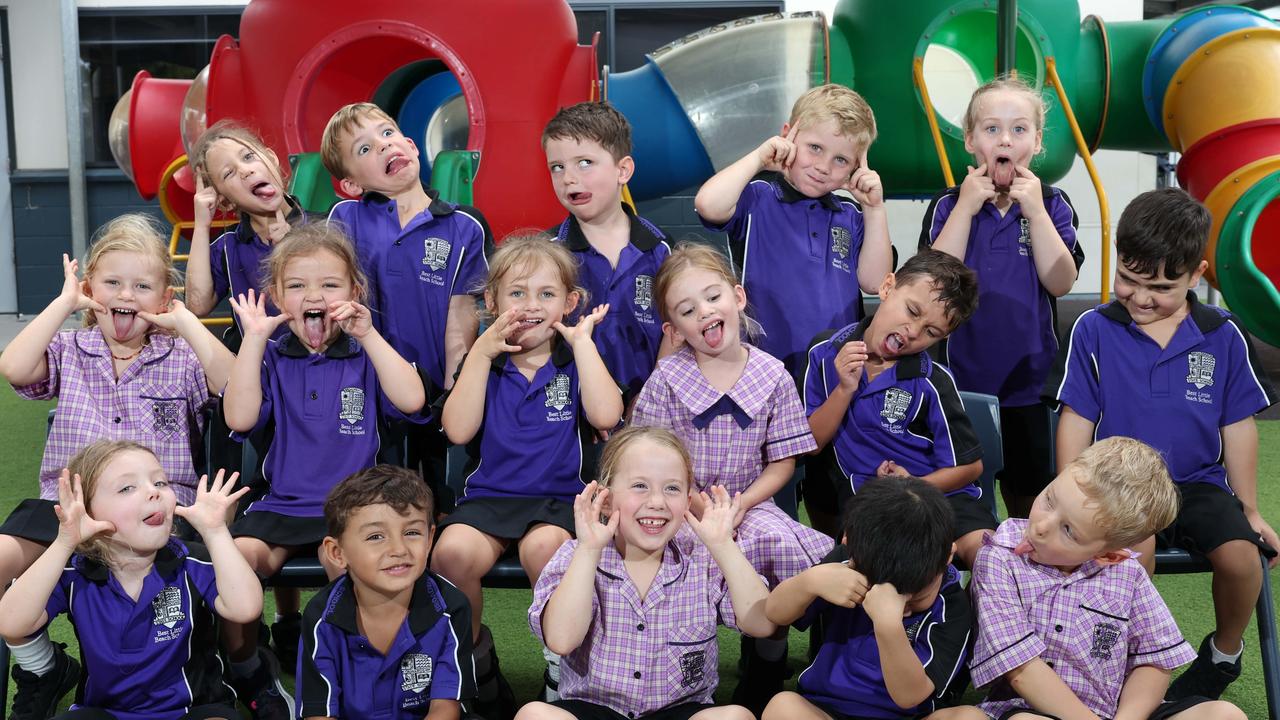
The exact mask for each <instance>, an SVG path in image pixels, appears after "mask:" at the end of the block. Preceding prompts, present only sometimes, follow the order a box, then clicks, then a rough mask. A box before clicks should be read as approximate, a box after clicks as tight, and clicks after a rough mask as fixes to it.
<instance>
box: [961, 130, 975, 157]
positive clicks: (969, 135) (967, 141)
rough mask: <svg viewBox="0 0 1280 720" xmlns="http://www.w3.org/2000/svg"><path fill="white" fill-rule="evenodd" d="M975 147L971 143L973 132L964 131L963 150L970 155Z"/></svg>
mask: <svg viewBox="0 0 1280 720" xmlns="http://www.w3.org/2000/svg"><path fill="white" fill-rule="evenodd" d="M976 149H977V148H976V147H975V146H974V144H973V133H970V132H966V133H965V134H964V151H965V152H967V153H969V154H970V155H972V154H973V153H974V152H975V151H976Z"/></svg>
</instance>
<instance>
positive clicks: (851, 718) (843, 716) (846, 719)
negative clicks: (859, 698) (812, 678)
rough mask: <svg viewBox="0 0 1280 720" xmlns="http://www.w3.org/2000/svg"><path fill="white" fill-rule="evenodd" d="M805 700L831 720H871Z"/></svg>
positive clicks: (917, 716) (905, 719)
mask: <svg viewBox="0 0 1280 720" xmlns="http://www.w3.org/2000/svg"><path fill="white" fill-rule="evenodd" d="M805 700H808V701H809V704H810V705H812V706H814V707H816V708H818V709H819V710H821V711H822V712H824V713H826V714H828V715H830V716H831V720H871V719H870V718H866V717H864V716H862V715H850V714H848V713H842V712H840V711H839V710H836V709H835V708H833V707H831V706H830V705H826V704H824V703H820V702H815V701H814V700H813V698H805ZM923 717H925V716H924V715H903V716H902V717H901V718H899V720H911V719H912V718H923Z"/></svg>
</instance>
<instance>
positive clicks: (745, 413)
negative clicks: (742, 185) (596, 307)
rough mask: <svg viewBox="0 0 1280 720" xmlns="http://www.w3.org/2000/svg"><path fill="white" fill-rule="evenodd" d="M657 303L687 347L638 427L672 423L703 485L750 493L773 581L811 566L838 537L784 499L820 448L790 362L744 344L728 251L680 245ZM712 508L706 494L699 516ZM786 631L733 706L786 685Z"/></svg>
mask: <svg viewBox="0 0 1280 720" xmlns="http://www.w3.org/2000/svg"><path fill="white" fill-rule="evenodd" d="M654 298H655V299H656V300H657V302H658V303H659V304H658V310H659V313H660V314H661V315H662V320H663V330H664V332H666V333H667V334H668V335H669V336H670V337H671V339H672V343H673V344H674V345H676V346H677V347H678V348H679V349H678V350H676V352H675V353H673V354H672V355H670V356H668V357H666V358H663V359H662V360H660V361H658V366H657V368H656V369H655V370H654V373H653V375H652V376H650V378H649V381H648V382H647V383H645V386H644V389H643V390H641V391H640V397H639V398H638V399H637V400H636V406H635V414H634V415H633V417H632V422H633V423H634V424H636V425H657V426H659V427H665V428H669V429H670V430H671V431H672V432H674V433H675V434H676V436H677V437H679V438H680V440H681V441H682V442H683V443H684V444H685V446H686V447H688V448H689V454H690V455H692V456H693V468H694V472H693V477H694V480H695V483H696V487H697V489H698V490H706V489H707V488H709V487H711V486H713V485H723V486H724V488H725V490H727V491H729V492H731V493H741V495H742V500H741V503H740V507H739V510H738V513H737V515H736V517H735V518H734V526H735V527H736V528H737V540H738V545H739V546H741V547H742V550H743V553H745V554H746V556H747V559H748V560H750V561H751V565H752V566H753V567H755V569H756V570H758V571H759V572H760V573H761V574H762V575H764V576H765V579H766V580H768V581H769V584H770V586H772V585H775V584H777V583H779V582H781V581H783V580H786V579H787V578H789V577H791V576H792V575H795V574H797V573H800V572H801V571H803V570H806V569H808V568H809V567H811V566H812V565H814V564H815V563H817V562H818V561H820V560H821V559H822V558H823V557H824V556H825V555H826V554H827V553H828V552H830V551H831V550H832V548H833V547H834V543H833V541H832V539H831V538H830V537H828V536H826V535H824V534H822V533H820V532H818V531H816V530H813V529H812V528H808V527H805V526H804V525H801V524H799V523H797V522H796V521H794V520H792V519H791V518H789V517H788V516H787V514H786V513H784V512H783V511H782V510H781V509H780V508H779V507H778V506H777V505H774V503H773V495H774V493H776V492H778V490H780V489H781V488H782V486H784V485H786V483H787V481H788V480H789V479H790V478H791V473H792V471H793V470H794V469H795V457H796V456H797V455H801V454H804V453H807V452H810V451H812V450H814V449H816V448H817V445H816V444H815V443H814V440H813V435H812V434H811V433H810V432H809V426H808V423H807V422H806V420H805V414H804V407H803V406H802V405H801V404H800V396H799V394H798V393H797V392H796V386H795V382H794V381H793V380H792V379H791V376H790V374H789V373H787V371H786V368H784V367H783V365H782V362H781V361H780V360H777V359H776V358H774V357H772V356H770V355H768V354H767V353H765V352H764V351H762V350H760V349H759V348H756V347H753V346H751V345H748V344H746V343H744V342H743V341H742V339H741V329H742V326H743V324H744V323H745V321H746V318H745V315H744V314H743V311H744V309H745V308H746V305H747V297H746V292H745V291H744V290H743V289H742V286H741V285H738V284H736V283H735V281H734V277H733V271H732V269H731V268H730V267H729V264H728V262H727V261H726V260H725V258H724V256H723V255H721V254H720V253H719V252H717V251H716V250H714V249H712V248H711V247H708V246H706V245H684V246H682V247H680V248H678V249H677V250H676V251H675V252H674V253H672V254H671V257H669V258H667V261H666V262H665V263H663V265H662V268H661V269H660V270H659V271H658V277H657V278H656V279H655V280H654ZM701 513H702V507H701V504H700V503H699V502H698V499H697V498H695V499H694V500H693V514H694V515H700V514H701ZM785 633H786V630H785V628H784V629H782V630H781V631H779V634H778V636H777V637H775V638H772V639H770V640H758V641H756V642H755V643H753V644H752V645H753V646H754V648H755V654H754V655H751V654H748V651H749V648H748V649H745V650H744V655H747V658H748V659H747V666H746V672H745V673H744V674H743V677H742V680H741V682H740V684H739V685H738V688H737V690H735V692H734V702H737V703H741V704H743V705H746V706H747V707H748V708H751V709H752V710H753V711H754V712H755V713H756V714H759V712H760V711H761V710H763V709H764V705H765V704H766V703H767V702H768V699H769V697H771V696H772V695H773V694H774V693H775V692H776V691H778V690H781V687H782V680H783V674H784V662H785V659H786V634H785Z"/></svg>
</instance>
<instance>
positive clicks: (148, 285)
mask: <svg viewBox="0 0 1280 720" xmlns="http://www.w3.org/2000/svg"><path fill="white" fill-rule="evenodd" d="M138 289H139V290H150V289H151V283H138Z"/></svg>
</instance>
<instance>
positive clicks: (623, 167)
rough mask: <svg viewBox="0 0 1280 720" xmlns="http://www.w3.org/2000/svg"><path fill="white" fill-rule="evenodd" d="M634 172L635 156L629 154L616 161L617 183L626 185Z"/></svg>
mask: <svg viewBox="0 0 1280 720" xmlns="http://www.w3.org/2000/svg"><path fill="white" fill-rule="evenodd" d="M635 172H636V161H635V158H633V157H631V156H630V155H628V156H626V157H624V158H622V159H621V160H619V161H618V184H619V185H626V184H627V182H628V181H629V180H631V176H632V175H634V174H635Z"/></svg>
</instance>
